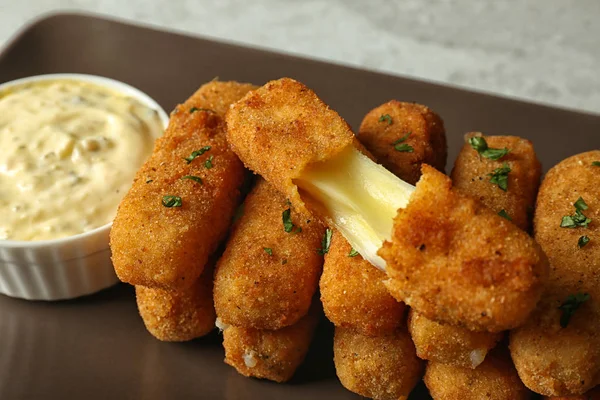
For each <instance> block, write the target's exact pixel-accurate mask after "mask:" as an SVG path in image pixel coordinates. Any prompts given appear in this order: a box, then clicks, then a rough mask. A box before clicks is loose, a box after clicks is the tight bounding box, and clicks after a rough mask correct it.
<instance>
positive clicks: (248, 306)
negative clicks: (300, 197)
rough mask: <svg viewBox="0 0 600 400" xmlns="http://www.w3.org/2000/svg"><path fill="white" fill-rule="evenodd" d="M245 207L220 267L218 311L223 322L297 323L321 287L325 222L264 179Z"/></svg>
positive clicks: (275, 325) (272, 325) (273, 325)
mask: <svg viewBox="0 0 600 400" xmlns="http://www.w3.org/2000/svg"><path fill="white" fill-rule="evenodd" d="M243 210H244V212H243V215H242V217H241V218H240V219H239V221H238V223H237V224H236V226H235V228H234V230H233V232H232V233H231V235H230V237H229V239H228V242H227V246H226V249H225V252H224V253H223V256H222V257H221V259H220V260H219V263H218V265H217V269H216V272H215V288H214V301H215V307H216V310H217V315H218V316H219V318H220V320H221V321H222V323H224V324H229V325H234V326H237V327H245V328H256V329H280V328H283V327H286V326H289V325H292V324H295V323H296V322H297V321H298V320H299V319H300V318H302V317H303V316H304V315H305V314H306V313H307V312H308V309H309V307H310V305H311V302H312V298H313V295H314V294H315V291H316V289H317V285H318V281H319V275H320V274H321V271H322V269H323V256H322V255H321V254H319V249H320V247H321V241H322V239H323V235H324V233H325V227H324V226H323V225H322V224H321V223H320V222H319V221H317V220H314V219H310V220H309V219H306V218H304V217H303V216H302V215H300V214H299V213H297V212H296V211H295V210H294V209H293V207H291V206H290V204H289V203H288V202H287V200H286V199H285V197H283V196H282V195H281V194H280V193H279V192H278V191H277V190H275V188H273V186H271V185H270V184H269V183H267V182H266V181H264V180H263V179H260V180H259V181H258V182H257V183H256V186H255V187H254V188H253V189H252V191H251V192H250V194H249V195H248V197H247V198H246V200H245V202H244V206H243Z"/></svg>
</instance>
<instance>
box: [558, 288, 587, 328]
mask: <svg viewBox="0 0 600 400" xmlns="http://www.w3.org/2000/svg"><path fill="white" fill-rule="evenodd" d="M589 299H590V295H589V294H588V293H577V294H575V295H572V294H571V295H569V296H568V297H567V299H566V300H565V301H564V302H563V303H562V304H561V305H560V307H558V308H559V309H560V310H561V311H562V315H561V316H560V326H561V327H563V328H566V327H567V325H569V321H570V320H571V317H572V316H573V314H574V313H575V311H577V309H578V308H579V307H580V306H581V305H582V304H583V303H585V302H586V301H588V300H589Z"/></svg>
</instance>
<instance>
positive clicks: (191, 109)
mask: <svg viewBox="0 0 600 400" xmlns="http://www.w3.org/2000/svg"><path fill="white" fill-rule="evenodd" d="M196 111H206V112H211V113H212V112H214V111H213V110H209V109H208V108H198V107H192V108H190V114H193V113H195V112H196Z"/></svg>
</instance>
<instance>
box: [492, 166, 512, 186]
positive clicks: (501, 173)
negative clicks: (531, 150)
mask: <svg viewBox="0 0 600 400" xmlns="http://www.w3.org/2000/svg"><path fill="white" fill-rule="evenodd" d="M510 171H511V169H510V167H509V166H508V164H507V163H504V164H502V167H500V168H496V169H495V170H494V171H493V172H492V173H491V174H488V176H489V177H491V178H490V182H491V183H493V184H494V185H498V187H499V188H500V189H502V190H504V191H505V192H506V190H507V189H508V173H509V172H510Z"/></svg>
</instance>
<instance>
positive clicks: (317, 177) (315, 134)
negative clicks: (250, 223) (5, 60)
mask: <svg viewBox="0 0 600 400" xmlns="http://www.w3.org/2000/svg"><path fill="white" fill-rule="evenodd" d="M226 120H227V125H228V130H227V137H228V140H229V142H230V144H231V146H232V148H233V150H234V151H235V152H236V154H237V155H238V156H239V157H240V159H241V160H242V161H243V162H244V163H245V164H246V166H248V167H249V168H250V169H252V170H253V171H254V172H255V173H258V174H260V175H262V176H263V177H264V178H265V179H266V180H267V181H269V182H270V183H271V184H272V185H273V186H275V187H276V188H277V189H278V190H280V191H281V192H282V193H284V194H285V195H286V196H287V197H288V198H289V199H290V201H291V202H292V203H293V204H294V205H295V207H296V208H297V209H298V210H306V212H307V214H310V213H315V214H316V215H317V216H319V217H321V219H322V220H323V221H325V222H326V223H328V224H329V225H330V226H333V227H335V228H336V229H338V230H339V231H340V232H341V233H342V235H343V236H344V237H345V238H346V239H347V240H348V242H349V243H350V244H351V245H352V246H353V247H354V248H355V249H356V250H357V251H358V252H359V253H360V254H361V255H362V256H363V257H364V258H365V259H366V260H368V261H370V262H371V263H372V264H374V265H376V266H378V267H379V268H381V269H385V270H386V272H387V274H388V276H389V277H390V278H391V279H390V280H389V281H388V285H387V286H388V289H389V290H390V292H391V293H392V295H393V296H394V297H395V298H396V299H397V300H400V301H404V302H405V303H407V304H409V305H411V306H412V307H414V308H415V309H416V310H417V311H419V312H421V313H422V314H424V315H425V316H427V317H428V318H431V319H434V320H438V321H442V322H448V323H454V324H457V325H462V326H465V327H467V328H469V329H473V330H489V331H501V330H505V329H509V328H512V327H515V326H518V325H520V324H521V323H523V321H524V320H525V319H526V318H527V316H528V315H529V314H530V312H531V311H532V310H533V309H534V307H535V305H536V303H537V301H538V299H539V296H540V291H541V286H542V285H541V283H542V280H543V278H544V276H545V275H546V274H547V269H548V265H547V261H546V258H545V256H544V255H543V253H542V252H541V250H540V249H539V246H537V244H535V242H534V241H533V240H532V239H531V238H530V237H529V236H528V235H527V234H526V233H524V232H522V231H521V230H519V229H518V228H517V227H516V226H514V225H513V224H511V223H509V222H508V221H506V220H505V219H503V218H502V217H499V216H498V215H496V214H495V213H494V212H492V211H491V210H489V209H487V208H486V207H485V206H483V205H482V204H480V203H478V202H477V201H475V200H474V199H471V198H470V197H468V196H466V195H464V194H462V193H460V192H458V191H456V190H454V189H452V183H451V181H450V178H448V177H447V176H445V175H444V174H442V173H440V172H438V171H436V170H435V169H433V168H431V167H428V166H424V167H423V173H424V177H423V178H422V179H421V180H420V181H419V183H418V184H417V187H416V190H415V187H413V186H412V185H409V184H408V183H406V182H403V181H402V180H400V179H398V178H396V177H395V176H394V175H393V174H392V173H391V172H389V171H387V170H386V169H385V168H383V167H382V166H380V165H378V164H376V163H374V162H372V161H371V160H370V159H369V158H368V157H366V156H364V155H363V154H361V153H360V152H359V151H358V150H357V149H356V147H357V145H356V144H355V143H356V138H355V137H354V135H353V134H352V131H351V130H350V128H349V126H348V125H347V123H346V122H345V121H344V120H343V119H342V118H341V117H340V116H339V115H338V114H337V113H335V112H334V111H333V110H331V109H330V108H329V107H328V106H327V105H325V104H324V103H323V102H322V101H321V100H320V99H319V98H318V97H317V96H316V94H315V93H314V92H312V91H311V90H310V89H308V88H307V87H306V86H304V85H303V84H301V83H299V82H296V81H294V80H292V79H289V78H283V79H280V80H277V81H272V82H269V83H267V84H266V85H265V86H263V87H261V88H259V89H257V90H255V91H253V92H250V93H249V94H247V95H246V96H245V97H244V98H242V99H241V100H240V101H238V102H237V103H235V104H233V105H232V107H231V109H230V110H229V111H228V113H227V116H226ZM398 209H401V210H400V211H399V212H398ZM396 215H397V216H396ZM392 231H393V232H392ZM382 243H384V244H383V247H382V246H381V244H382ZM482 245H483V247H482ZM380 248H381V249H380ZM439 271H442V273H441V274H440V273H439Z"/></svg>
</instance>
